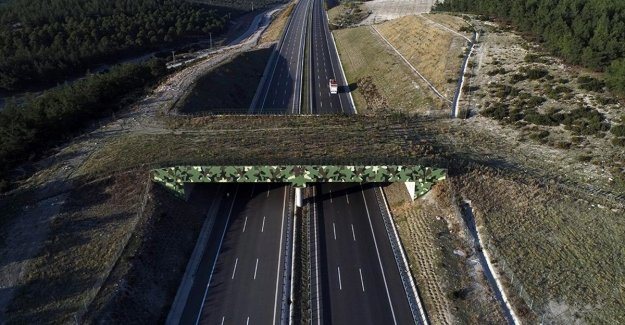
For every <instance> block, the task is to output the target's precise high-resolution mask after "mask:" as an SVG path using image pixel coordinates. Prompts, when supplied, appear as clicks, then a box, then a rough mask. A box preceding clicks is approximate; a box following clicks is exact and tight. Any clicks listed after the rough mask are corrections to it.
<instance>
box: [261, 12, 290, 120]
mask: <svg viewBox="0 0 625 325" xmlns="http://www.w3.org/2000/svg"><path fill="white" fill-rule="evenodd" d="M294 11H295V10H294ZM293 16H294V14H292V15H291V16H290V17H289V22H288V23H287V26H286V29H285V30H284V32H283V34H282V35H281V37H280V41H279V44H278V48H277V51H276V52H275V53H278V54H279V53H280V52H282V48H283V47H284V38H285V37H286V35H287V34H288V33H289V29H291V23H292V22H293V19H292V18H293ZM277 65H278V59H276V60H275V62H274V65H273V69H272V71H271V77H270V78H269V84H268V85H267V89H266V91H265V96H263V102H262V103H261V105H260V111H261V112H262V111H263V109H264V108H265V101H266V100H267V94H268V93H269V88H271V81H272V80H273V76H274V74H275V72H276V66H277Z"/></svg>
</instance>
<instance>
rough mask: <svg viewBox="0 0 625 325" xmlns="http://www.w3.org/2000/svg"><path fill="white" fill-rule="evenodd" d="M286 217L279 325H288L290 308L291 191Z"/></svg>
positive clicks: (291, 192) (290, 192)
mask: <svg viewBox="0 0 625 325" xmlns="http://www.w3.org/2000/svg"><path fill="white" fill-rule="evenodd" d="M287 202H288V205H287V215H286V219H287V221H286V240H285V242H284V246H285V248H286V250H285V253H284V256H285V257H284V267H283V271H284V272H283V274H282V303H281V304H280V324H282V325H288V324H289V323H290V322H289V316H290V306H291V301H290V300H291V299H290V297H291V294H290V293H291V281H292V279H291V276H292V274H291V264H292V263H293V261H292V260H291V256H292V255H291V249H292V245H291V242H292V241H293V236H292V229H293V218H292V216H293V191H289V197H288V199H287Z"/></svg>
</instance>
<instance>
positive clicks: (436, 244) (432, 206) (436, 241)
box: [384, 182, 504, 324]
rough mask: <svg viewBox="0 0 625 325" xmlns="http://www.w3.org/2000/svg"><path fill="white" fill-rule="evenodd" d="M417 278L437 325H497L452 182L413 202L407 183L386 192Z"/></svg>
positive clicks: (495, 305)
mask: <svg viewBox="0 0 625 325" xmlns="http://www.w3.org/2000/svg"><path fill="white" fill-rule="evenodd" d="M384 191H385V193H386V195H387V198H388V199H389V205H390V206H391V210H392V213H393V218H394V220H395V222H396V225H397V229H398V232H399V235H400V237H401V241H402V244H403V246H404V249H405V251H406V254H407V255H408V259H409V263H410V267H411V270H412V274H413V275H414V276H415V278H416V281H417V286H418V288H419V290H420V294H421V297H422V299H423V300H424V304H425V309H426V310H427V312H428V315H429V318H430V321H431V322H432V324H497V323H502V322H503V321H504V319H503V316H502V314H501V311H500V310H499V306H498V303H497V301H496V300H495V299H494V297H493V295H492V293H491V291H490V288H489V287H488V284H487V283H486V281H485V279H484V277H483V276H482V275H481V273H480V271H479V270H476V269H474V268H475V265H476V263H475V262H473V261H472V259H473V257H472V256H469V257H468V258H467V257H465V256H460V255H457V254H454V251H456V252H458V251H460V252H462V253H464V254H470V252H471V249H470V245H469V243H468V242H467V241H466V240H465V239H464V237H463V236H462V232H460V231H459V229H460V227H461V222H460V220H461V219H460V217H459V215H458V211H457V209H456V207H455V205H454V204H455V202H454V200H453V197H452V195H451V192H450V191H449V188H448V184H447V182H444V183H441V184H438V185H437V186H436V187H435V188H434V189H433V190H432V191H431V192H430V193H429V194H428V195H426V196H425V197H424V198H421V199H418V200H416V201H415V202H410V199H409V198H408V196H407V191H406V189H405V186H404V184H399V183H397V184H393V185H391V186H387V187H386V188H385V190H384Z"/></svg>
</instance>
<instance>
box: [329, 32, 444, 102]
mask: <svg viewBox="0 0 625 325" xmlns="http://www.w3.org/2000/svg"><path fill="white" fill-rule="evenodd" d="M333 33H334V36H335V38H336V45H337V49H338V52H339V55H340V57H341V61H342V63H343V68H344V69H345V74H346V77H347V81H348V82H349V83H350V84H355V83H357V82H358V80H359V79H361V78H365V77H367V76H370V77H371V78H372V79H373V83H374V84H375V85H376V88H377V89H378V91H379V92H380V93H381V96H383V97H384V98H385V99H386V100H387V102H388V105H389V107H390V108H389V109H390V110H393V111H404V112H426V111H429V110H431V109H433V108H434V106H435V105H434V102H433V100H432V98H431V97H430V95H429V91H428V90H425V89H426V88H425V87H426V86H425V83H423V81H422V80H421V79H419V78H418V77H416V76H415V75H413V73H412V71H411V70H410V68H409V67H407V66H405V65H404V64H403V63H402V62H401V61H399V59H398V58H397V57H396V55H395V54H393V53H391V52H390V50H389V49H387V48H386V47H385V46H384V44H383V43H382V40H380V39H379V38H378V37H377V36H375V35H374V34H373V32H372V31H371V29H370V27H368V26H362V27H357V28H349V29H341V30H336V31H334V32H333ZM353 97H354V101H355V104H356V107H357V108H358V111H359V113H365V114H367V113H376V112H375V111H372V110H371V109H370V108H369V103H367V101H366V100H365V98H364V96H363V94H362V93H361V92H360V91H359V90H358V89H356V91H355V92H353Z"/></svg>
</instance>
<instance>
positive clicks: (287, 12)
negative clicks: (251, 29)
mask: <svg viewBox="0 0 625 325" xmlns="http://www.w3.org/2000/svg"><path fill="white" fill-rule="evenodd" d="M293 8H295V3H291V4H290V5H288V6H287V7H286V8H284V9H283V10H282V11H281V12H280V13H279V14H278V16H277V17H276V19H274V20H273V21H272V22H271V24H269V26H268V27H267V30H265V32H264V33H263V35H262V36H261V37H260V43H261V44H262V43H272V42H277V41H278V40H279V39H280V36H281V35H282V31H283V30H284V28H285V26H286V24H287V23H288V22H289V17H290V16H291V13H292V12H293Z"/></svg>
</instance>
